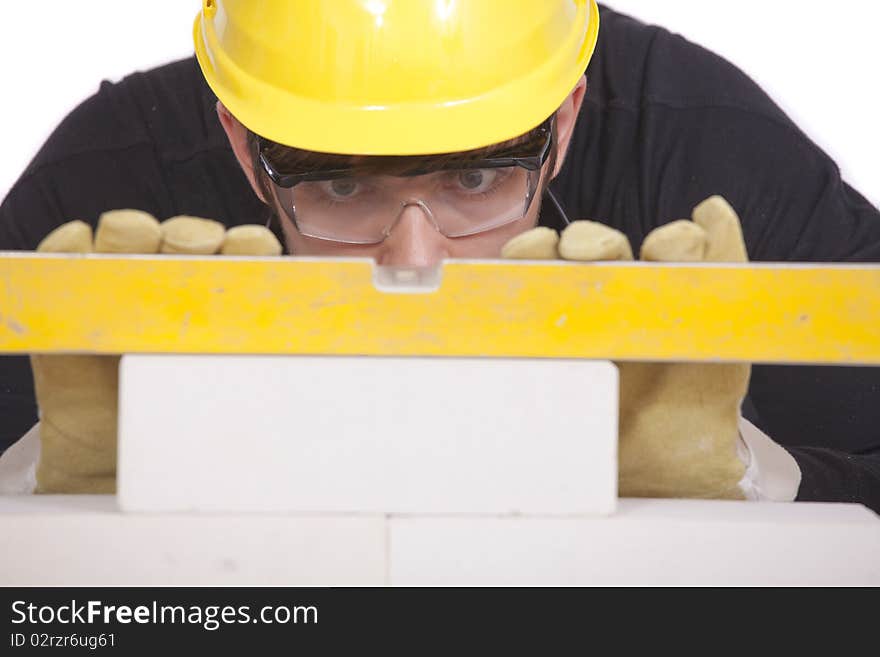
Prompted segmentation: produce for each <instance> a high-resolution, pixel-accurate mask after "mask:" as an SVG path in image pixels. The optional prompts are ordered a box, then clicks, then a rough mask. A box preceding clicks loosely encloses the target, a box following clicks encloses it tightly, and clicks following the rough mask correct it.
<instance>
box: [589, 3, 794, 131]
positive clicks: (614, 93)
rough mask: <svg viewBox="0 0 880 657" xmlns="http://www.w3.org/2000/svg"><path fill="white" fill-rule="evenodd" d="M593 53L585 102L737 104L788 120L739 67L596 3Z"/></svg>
mask: <svg viewBox="0 0 880 657" xmlns="http://www.w3.org/2000/svg"><path fill="white" fill-rule="evenodd" d="M601 16H602V26H601V29H600V37H599V44H598V47H597V53H596V58H595V60H594V62H593V64H591V66H590V69H589V70H588V71H587V76H588V80H589V83H590V85H591V93H590V94H588V95H589V96H590V102H593V103H596V104H599V105H603V106H607V105H611V106H615V107H620V108H629V109H631V110H632V111H633V112H639V111H640V110H641V109H643V108H645V107H652V106H665V107H669V108H679V109H683V110H688V109H691V110H694V109H701V108H705V109H711V108H723V109H738V110H740V111H743V112H746V113H750V114H754V115H756V116H760V117H763V118H765V119H770V120H772V121H777V122H781V123H786V124H790V121H789V120H788V118H787V117H786V116H785V114H784V113H783V112H782V110H781V109H780V108H779V107H778V106H777V105H776V104H775V103H774V102H773V101H772V100H771V99H770V98H769V97H768V96H767V94H766V93H765V92H764V91H763V90H762V89H761V88H760V87H759V86H758V85H757V84H756V83H755V82H754V81H753V80H752V79H751V78H750V77H749V76H748V75H746V74H745V73H744V72H743V71H741V70H740V69H738V68H737V67H736V66H734V65H733V64H732V63H730V62H728V61H727V60H725V59H724V58H723V57H721V56H719V55H717V54H715V53H713V52H711V51H709V50H707V49H706V48H704V47H702V46H700V45H698V44H695V43H692V42H691V41H688V40H687V39H685V38H684V37H682V36H680V35H678V34H675V33H673V32H671V31H670V30H668V29H666V28H664V27H660V26H656V25H648V24H645V23H643V22H641V21H639V20H636V19H635V18H632V17H630V16H627V15H625V14H621V13H619V12H616V11H614V10H612V9H608V8H605V7H603V8H602V9H601Z"/></svg>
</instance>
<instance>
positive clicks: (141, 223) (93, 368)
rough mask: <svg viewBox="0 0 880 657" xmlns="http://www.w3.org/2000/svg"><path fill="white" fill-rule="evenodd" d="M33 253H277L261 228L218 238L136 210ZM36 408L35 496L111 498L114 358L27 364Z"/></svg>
mask: <svg viewBox="0 0 880 657" xmlns="http://www.w3.org/2000/svg"><path fill="white" fill-rule="evenodd" d="M37 251H39V252H41V253H92V252H94V253H120V254H123V253H137V254H157V253H166V254H198V255H210V254H215V253H218V252H219V253H221V254H223V255H254V256H273V255H279V254H280V253H281V245H280V244H279V243H278V240H277V239H276V238H275V236H274V235H273V234H272V233H271V231H269V230H268V229H267V228H264V227H262V226H238V227H236V228H231V229H230V230H228V231H227V230H226V229H225V228H224V226H223V225H222V224H220V223H218V222H216V221H211V220H208V219H200V218H197V217H175V218H173V219H169V220H168V221H166V222H164V223H162V224H160V223H159V222H158V221H156V219H155V218H153V217H152V216H151V215H149V214H147V213H146V212H140V211H137V210H117V211H113V212H107V213H105V214H103V215H102V216H101V218H100V220H99V222H98V229H97V231H96V233H95V238H94V242H93V240H92V229H91V226H89V225H88V224H86V223H84V222H82V221H72V222H70V223H67V224H64V225H63V226H60V227H59V228H57V229H56V230H54V231H53V232H52V233H50V234H49V235H48V236H47V237H46V238H45V239H44V240H43V241H42V242H41V243H40V245H39V246H38V247H37ZM31 368H32V369H33V373H34V384H35V387H36V393H37V403H38V404H39V408H40V443H41V451H40V460H39V463H38V465H37V488H36V492H37V493H113V492H115V490H116V430H117V409H118V391H117V388H118V381H119V356H55V355H47V356H32V357H31Z"/></svg>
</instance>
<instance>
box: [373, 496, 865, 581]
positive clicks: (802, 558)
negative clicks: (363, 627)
mask: <svg viewBox="0 0 880 657" xmlns="http://www.w3.org/2000/svg"><path fill="white" fill-rule="evenodd" d="M390 582H391V584H392V585H406V586H410V585H502V586H504V585H521V586H543V585H547V586H567V585H614V586H629V585H635V586H641V585H663V586H676V585H738V586H740V585H742V586H751V585H771V586H778V585H794V586H822V585H831V586H839V585H851V586H877V585H880V518H878V517H877V516H876V515H875V514H873V513H871V512H870V511H868V510H866V509H865V508H864V507H861V506H849V505H830V504H827V505H821V504H820V505H812V504H761V503H749V502H695V501H671V500H641V501H640V500H621V501H620V505H619V507H618V512H617V514H616V515H615V516H613V517H611V518H535V517H529V518H392V520H391V579H390Z"/></svg>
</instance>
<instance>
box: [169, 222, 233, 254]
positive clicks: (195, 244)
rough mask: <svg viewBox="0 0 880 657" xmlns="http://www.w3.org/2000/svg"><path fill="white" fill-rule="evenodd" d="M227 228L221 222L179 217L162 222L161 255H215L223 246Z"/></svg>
mask: <svg viewBox="0 0 880 657" xmlns="http://www.w3.org/2000/svg"><path fill="white" fill-rule="evenodd" d="M225 235H226V228H225V226H223V224H221V223H220V222H219V221H214V220H212V219H202V218H201V217H188V216H184V215H182V216H179V217H172V218H171V219H168V220H166V221H163V222H162V249H161V253H165V254H169V255H175V254H176V255H213V254H215V253H217V252H218V251H219V250H220V247H221V246H222V245H223V238H224V237H225Z"/></svg>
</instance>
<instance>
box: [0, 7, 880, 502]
mask: <svg viewBox="0 0 880 657" xmlns="http://www.w3.org/2000/svg"><path fill="white" fill-rule="evenodd" d="M600 15H601V24H602V30H601V38H598V34H599V24H600ZM489 26H491V29H490V28H489ZM194 34H195V44H196V58H195V59H187V60H184V61H181V62H175V63H172V64H169V65H167V66H164V67H161V68H158V69H155V70H152V71H148V72H146V73H137V74H134V75H132V76H130V77H128V78H126V79H125V80H123V81H122V82H120V83H118V84H104V85H103V86H102V87H101V90H100V91H99V93H98V94H96V95H95V96H94V97H92V98H90V99H89V100H87V101H86V102H85V103H84V104H83V105H81V106H80V107H79V108H78V109H76V110H75V111H74V112H73V113H72V114H71V115H70V116H69V117H68V118H67V119H66V120H65V121H64V123H63V124H62V125H61V126H60V127H59V128H58V129H57V130H56V132H55V134H54V135H53V136H52V137H51V138H50V139H49V141H48V142H47V144H46V145H45V146H44V148H43V149H42V150H41V151H40V153H39V154H38V155H37V157H36V158H35V160H34V161H33V162H32V163H31V165H30V166H29V167H28V169H27V170H26V171H25V173H24V175H23V177H22V178H21V180H19V182H18V183H17V184H16V185H15V187H14V188H13V189H12V190H11V192H10V193H9V195H8V196H7V198H6V200H5V201H4V203H3V205H2V209H0V248H3V249H28V250H32V249H36V248H37V247H38V246H39V245H40V244H41V242H42V243H43V244H45V241H44V240H45V238H46V237H47V235H51V234H52V233H53V231H54V230H55V229H57V228H58V227H59V226H62V225H64V224H66V222H68V221H69V220H71V219H82V220H85V221H86V222H87V223H89V224H91V225H92V226H93V227H94V226H96V225H97V224H98V219H99V217H101V216H102V215H104V214H105V213H106V212H107V211H110V210H115V209H120V208H135V209H139V210H142V211H146V212H149V213H150V214H151V215H154V216H155V217H159V218H163V219H164V218H167V217H174V216H177V215H192V216H198V217H208V218H212V219H215V220H217V221H219V222H221V223H222V224H224V225H225V226H236V225H238V224H251V223H257V224H268V225H270V226H271V227H272V228H273V230H274V231H275V233H276V234H277V237H278V238H279V239H280V241H281V242H282V243H283V246H284V247H285V248H286V250H287V252H289V253H291V254H294V255H333V256H346V255H351V256H369V257H373V258H375V259H376V260H377V261H378V262H379V263H380V264H388V265H406V266H426V265H431V264H436V263H438V262H439V261H441V260H443V259H445V258H458V257H468V258H475V257H482V258H496V257H499V256H500V255H504V256H509V257H529V258H532V257H548V256H549V257H552V256H555V255H556V254H561V255H563V256H565V257H571V258H572V259H584V260H590V259H627V258H629V257H632V255H633V254H636V255H640V256H641V257H642V258H644V259H651V260H661V261H663V260H669V261H675V260H678V259H681V258H683V257H689V256H687V254H688V253H698V254H699V255H698V256H697V257H696V258H694V259H697V260H699V259H701V258H703V257H708V256H706V254H707V253H710V252H713V253H718V254H723V255H719V256H718V257H717V258H709V259H716V260H718V261H736V262H742V261H745V260H746V259H747V258H748V259H749V260H751V261H780V262H785V261H828V262H840V261H846V262H876V261H878V259H880V213H878V211H877V209H876V208H874V207H872V206H871V205H870V204H869V203H868V202H867V201H866V200H865V199H864V198H863V197H862V196H860V195H859V194H858V193H857V192H856V191H854V190H853V189H852V188H850V187H849V186H848V185H846V184H845V183H844V182H843V181H842V180H841V178H840V174H839V171H838V169H837V167H836V166H835V164H834V163H833V162H832V161H831V160H830V159H829V158H828V156H827V155H825V154H824V153H823V152H822V151H821V150H819V149H818V148H817V147H816V146H815V145H814V144H813V143H812V142H811V141H809V139H808V138H807V137H805V136H804V135H803V134H802V133H801V132H799V131H798V130H797V128H796V127H795V126H794V125H793V124H792V123H791V121H790V120H789V119H788V118H787V117H786V116H785V115H784V114H783V113H782V112H781V111H780V110H779V108H778V107H776V105H774V104H773V103H772V101H770V100H769V99H768V98H767V97H766V96H765V95H764V94H763V92H762V91H761V90H760V89H759V88H757V86H756V85H754V83H752V82H751V81H750V80H749V79H748V78H747V77H746V76H744V75H743V74H742V73H740V72H739V71H737V70H736V69H734V68H733V67H732V66H731V65H729V64H728V63H726V62H724V61H723V60H721V59H719V58H718V57H715V56H714V55H712V54H711V53H709V52H706V51H705V50H702V49H701V48H699V47H697V46H695V45H693V44H690V43H688V42H687V41H685V40H684V39H682V38H680V37H678V36H674V35H672V34H670V33H669V32H667V31H666V30H663V29H661V28H657V27H649V26H645V25H643V24H641V23H639V22H637V21H635V20H633V19H630V18H628V17H626V16H623V15H620V14H617V13H615V12H613V11H611V10H609V9H604V8H603V9H601V11H600V10H599V9H598V7H597V6H596V5H595V3H594V2H593V0H544V1H542V2H540V3H537V2H530V1H528V0H522V1H519V2H512V1H511V0H482V1H477V2H468V3H458V2H453V1H446V2H444V1H436V0H430V1H428V0H424V1H413V2H406V3H395V2H390V1H386V0H374V1H372V2H363V1H362V0H358V1H355V0H339V1H335V2H333V3H325V2H310V1H307V0H303V1H302V2H285V1H282V0H204V3H203V8H202V12H201V13H200V15H199V17H198V19H197V21H196V24H195V32H194ZM597 39H598V40H597ZM594 49H595V54H594ZM585 73H586V74H585ZM722 197H723V199H726V202H725V201H724V200H722ZM706 199H709V200H708V201H707V200H706ZM728 202H729V205H728ZM734 209H735V210H736V213H734ZM737 213H738V215H739V216H737ZM691 216H692V217H693V221H692V222H684V223H682V222H678V223H677V225H673V224H672V223H671V222H673V220H676V219H680V218H681V217H691ZM581 219H591V220H594V223H589V224H587V223H575V224H573V225H572V227H571V228H568V229H566V228H567V226H568V224H569V223H570V222H571V221H572V220H581ZM740 222H741V223H740ZM535 226H539V227H540V228H538V229H537V230H532V229H533V228H534V227H535ZM720 228H723V230H720ZM740 228H741V232H740ZM563 230H565V233H563V237H562V241H561V242H559V243H557V236H556V233H555V232H554V231H563ZM722 233H723V235H724V237H718V236H719V235H721V234H722ZM267 239H268V238H267ZM609 244H610V245H611V246H610V247H607V245H609ZM597 245H600V246H598V247H597ZM601 245H606V246H601ZM606 247H607V248H606ZM44 250H45V249H44ZM566 254H568V255H566ZM47 371H49V370H48V369H47V370H45V371H44V370H43V369H42V366H40V367H38V366H37V365H35V372H36V373H37V374H38V377H37V379H38V383H39V382H40V381H43V384H42V385H43V386H44V387H45V386H48V387H45V388H44V389H50V388H51V387H52V386H53V385H56V384H55V383H54V382H53V381H51V380H50V379H52V376H50V375H48V374H46V372H47ZM621 385H622V390H621V491H622V493H623V494H632V495H640V496H641V495H645V496H651V495H656V496H670V497H717V498H740V499H742V498H745V499H756V500H761V499H772V500H795V499H797V500H808V501H830V502H834V501H845V502H860V503H863V504H865V505H867V506H869V507H871V508H873V509H875V510H880V437H878V434H877V431H876V426H877V425H878V423H880V404H877V403H871V402H872V401H873V402H876V401H877V400H878V394H880V392H878V391H880V371H878V370H877V369H875V368H839V367H838V368H816V367H781V366H774V367H768V366H754V367H752V368H749V367H748V366H747V365H735V366H734V365H731V366H720V365H715V366H701V365H689V366H688V365H662V366H661V365H655V364H621ZM0 389H2V397H0V409H2V415H3V423H2V431H3V435H2V439H3V441H5V442H4V444H6V445H9V444H11V443H12V442H14V441H16V440H17V439H18V438H19V437H20V436H21V435H22V434H24V433H25V432H27V431H28V430H29V429H31V427H32V426H33V425H34V423H35V422H36V419H37V418H36V409H35V398H34V392H33V389H32V383H31V380H30V368H29V365H28V362H27V361H26V360H23V359H14V358H5V359H3V365H2V370H0ZM550 394H552V393H550ZM41 406H42V410H43V412H44V418H45V413H46V409H47V406H46V405H45V404H43V403H42V401H41ZM740 415H742V416H745V417H748V418H749V420H750V421H749V420H746V419H745V417H740ZM80 429H82V428H80ZM86 429H88V427H86ZM60 433H61V434H63V432H60ZM86 433H88V431H86ZM697 434H699V435H697ZM706 434H711V436H710V437H709V438H708V439H707V438H706ZM29 435H34V434H33V433H31V434H29ZM54 441H56V438H53V442H52V445H53V447H52V449H50V450H49V451H50V452H52V451H53V450H54V449H55V447H54V445H55V442H54ZM43 442H44V445H43V446H44V456H43V457H44V458H49V457H47V456H46V453H45V452H46V444H47V441H46V437H45V435H44V437H43ZM62 442H63V440H62ZM103 447H104V448H107V449H109V448H110V446H109V445H104V446H103ZM66 448H70V445H68V446H66ZM113 448H114V449H115V446H113ZM64 449H65V447H64V446H62V448H61V451H59V452H58V454H60V455H62V456H59V457H58V461H59V462H62V463H64V462H67V461H69V460H70V458H69V457H70V452H64ZM12 451H13V450H10V452H12ZM108 453H109V452H108ZM9 460H10V459H9V458H7V461H9ZM86 465H88V464H86ZM68 474H69V473H68ZM79 474H82V473H79ZM92 474H94V473H92ZM98 474H99V475H100V477H99V479H100V480H101V481H102V482H103V483H102V484H101V486H99V487H98V488H99V489H101V490H106V489H104V488H102V487H103V486H104V485H105V484H106V485H107V486H111V487H112V474H113V473H112V472H110V471H104V472H101V473H98ZM77 476H78V475H77ZM37 478H39V477H37ZM83 480H85V481H86V482H87V483H86V485H85V489H87V490H88V481H89V479H88V477H85V479H83V478H82V477H80V479H79V480H77V478H76V477H72V478H69V479H64V477H61V478H60V479H56V481H62V482H73V483H69V485H68V484H66V483H62V484H59V485H58V486H56V487H53V486H48V485H44V486H42V489H43V490H60V491H62V492H64V491H67V492H72V491H78V490H83V488H82V481H83ZM47 481H48V479H47ZM36 485H37V489H38V490H39V489H40V488H41V487H40V485H39V481H37V482H36Z"/></svg>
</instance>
